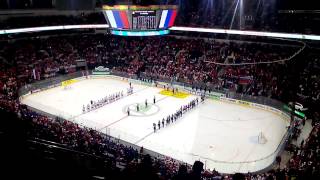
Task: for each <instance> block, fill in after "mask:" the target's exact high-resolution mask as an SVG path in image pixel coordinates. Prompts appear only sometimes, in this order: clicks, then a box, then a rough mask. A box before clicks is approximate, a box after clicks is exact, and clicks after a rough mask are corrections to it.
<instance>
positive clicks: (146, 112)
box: [122, 103, 160, 117]
mask: <svg viewBox="0 0 320 180" xmlns="http://www.w3.org/2000/svg"><path fill="white" fill-rule="evenodd" d="M137 106H139V111H138V110H137ZM128 109H129V110H130V116H143V117H146V116H153V115H155V114H157V113H158V112H159V111H160V107H159V106H158V105H156V104H148V106H145V104H144V103H133V104H129V105H126V106H124V107H123V108H122V111H123V112H124V113H127V112H128Z"/></svg>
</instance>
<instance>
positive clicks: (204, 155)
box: [21, 75, 289, 173]
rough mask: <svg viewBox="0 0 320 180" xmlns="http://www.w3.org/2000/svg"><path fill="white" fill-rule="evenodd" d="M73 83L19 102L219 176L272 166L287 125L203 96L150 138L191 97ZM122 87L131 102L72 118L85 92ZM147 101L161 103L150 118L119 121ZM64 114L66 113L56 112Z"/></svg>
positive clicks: (108, 82)
mask: <svg viewBox="0 0 320 180" xmlns="http://www.w3.org/2000/svg"><path fill="white" fill-rule="evenodd" d="M77 80H78V82H76V83H74V84H71V86H72V88H71V89H69V90H63V88H62V87H61V86H60V85H61V84H57V85H52V86H51V87H50V88H49V89H46V90H37V91H33V92H32V94H31V93H28V94H26V95H24V96H23V97H22V98H21V102H22V103H24V104H26V105H28V106H31V107H33V108H36V109H39V110H41V111H45V112H47V113H50V114H53V115H57V116H64V117H65V118H66V119H71V120H72V121H73V122H75V123H78V124H81V125H83V126H87V127H91V128H95V129H96V130H98V131H101V132H103V133H107V134H109V135H111V136H113V137H116V138H119V137H120V139H122V140H124V141H127V142H129V143H132V144H135V145H137V146H143V147H144V148H146V149H150V150H152V151H155V152H158V153H160V154H164V155H166V156H170V157H173V158H175V159H177V160H181V161H184V162H187V163H190V164H192V163H193V162H194V161H195V160H199V159H200V160H201V161H203V162H204V163H205V165H206V167H207V168H210V169H213V168H215V169H216V170H218V171H220V172H224V173H233V172H255V171H259V170H261V169H264V168H266V167H268V166H269V165H270V164H272V163H273V161H274V158H275V156H276V155H277V151H278V150H279V146H280V144H281V143H282V139H283V137H284V136H285V135H286V126H287V125H288V124H289V117H288V116H287V115H286V114H284V113H282V112H281V111H279V110H277V109H275V108H273V107H268V106H265V105H261V104H256V103H250V102H246V101H241V100H235V99H230V98H226V97H225V96H224V95H223V94H219V93H216V94H208V96H210V98H208V100H206V101H205V103H204V104H202V105H200V106H199V108H196V109H195V110H193V111H191V112H189V113H187V114H186V115H185V116H184V117H183V118H182V119H180V120H179V121H177V123H175V124H173V125H172V126H168V127H166V128H164V129H160V131H159V132H157V133H155V134H152V131H153V130H152V123H153V122H157V121H158V120H159V119H162V117H163V116H165V115H168V114H171V113H172V112H173V111H175V110H176V109H178V108H179V107H180V106H181V105H184V104H186V103H187V102H188V101H189V100H191V99H192V98H195V97H197V95H190V97H187V98H186V99H179V98H174V97H170V96H165V95H162V94H160V91H162V90H163V89H162V88H161V86H160V87H159V86H158V87H157V88H156V87H154V84H152V83H148V82H142V81H138V80H132V79H127V78H123V77H117V76H111V75H110V76H91V77H90V78H89V79H86V78H77ZM128 82H131V83H132V84H133V85H134V87H135V88H136V92H135V94H134V95H133V96H129V97H125V98H124V99H123V100H121V101H119V102H116V103H114V104H109V105H107V106H105V107H103V108H101V109H98V110H96V111H94V112H90V113H88V114H85V115H81V113H79V112H78V111H80V109H81V107H82V105H83V104H84V103H83V102H87V101H89V99H90V98H92V93H91V94H90V93H87V91H89V92H90V91H91V92H96V93H95V94H96V95H97V96H99V94H105V92H102V89H108V91H109V90H110V91H112V90H113V89H114V91H118V90H125V88H126V87H127V86H128ZM159 84H160V85H168V84H167V83H159ZM101 86H103V87H101ZM99 88H100V90H99ZM175 88H179V91H181V92H185V93H190V94H197V93H199V92H193V91H192V89H190V88H187V87H183V86H175ZM79 94H81V96H79ZM153 96H156V97H157V99H159V100H161V101H160V102H159V103H158V104H156V106H154V108H153V109H152V110H151V111H152V112H151V111H150V112H149V113H150V115H148V116H133V117H125V112H124V111H123V109H124V108H126V107H128V106H129V105H130V104H134V103H137V102H138V103H140V102H143V101H144V98H145V97H148V98H149V99H151V97H153ZM79 97H82V98H79ZM60 101H62V102H60ZM70 106H72V107H70ZM59 108H60V109H59ZM68 108H69V109H68ZM64 109H66V110H67V112H68V113H65V112H62V110H64ZM111 114H112V115H111ZM105 117H108V118H105ZM260 131H265V132H264V133H265V135H266V137H267V139H268V142H267V143H266V144H263V145H260V144H257V143H256V142H255V135H256V134H258V133H259V132H260Z"/></svg>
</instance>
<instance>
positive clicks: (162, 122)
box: [162, 118, 164, 128]
mask: <svg viewBox="0 0 320 180" xmlns="http://www.w3.org/2000/svg"><path fill="white" fill-rule="evenodd" d="M162 127H163V128H164V118H163V119H162Z"/></svg>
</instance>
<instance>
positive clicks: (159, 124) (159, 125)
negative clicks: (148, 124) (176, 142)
mask: <svg viewBox="0 0 320 180" xmlns="http://www.w3.org/2000/svg"><path fill="white" fill-rule="evenodd" d="M160 127H161V123H160V120H159V121H158V128H159V129H160Z"/></svg>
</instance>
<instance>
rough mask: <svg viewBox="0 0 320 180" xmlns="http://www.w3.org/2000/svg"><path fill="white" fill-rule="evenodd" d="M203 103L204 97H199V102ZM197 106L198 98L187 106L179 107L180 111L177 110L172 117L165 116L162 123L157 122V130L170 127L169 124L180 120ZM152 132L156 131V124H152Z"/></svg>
mask: <svg viewBox="0 0 320 180" xmlns="http://www.w3.org/2000/svg"><path fill="white" fill-rule="evenodd" d="M203 101H204V96H201V102H203ZM198 104H199V98H196V99H194V100H192V101H190V102H189V103H188V104H187V105H184V106H181V107H180V109H178V110H177V111H176V112H175V113H173V114H172V115H169V116H167V117H166V118H163V119H162V121H160V120H159V121H158V130H160V128H161V124H162V128H164V126H165V125H166V126H168V125H170V123H173V122H175V121H176V120H177V119H179V118H181V117H182V116H183V114H185V113H187V112H188V111H190V110H192V109H194V108H195V107H197V105H198ZM153 131H154V132H156V131H157V124H156V123H153Z"/></svg>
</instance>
